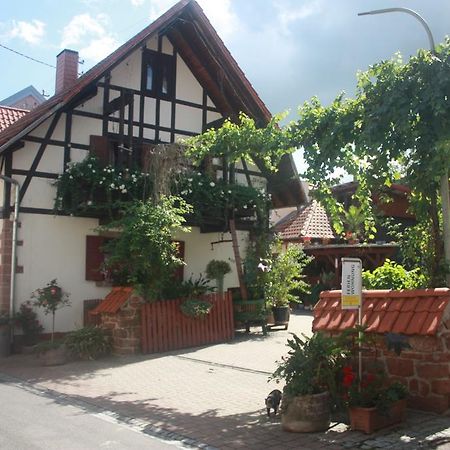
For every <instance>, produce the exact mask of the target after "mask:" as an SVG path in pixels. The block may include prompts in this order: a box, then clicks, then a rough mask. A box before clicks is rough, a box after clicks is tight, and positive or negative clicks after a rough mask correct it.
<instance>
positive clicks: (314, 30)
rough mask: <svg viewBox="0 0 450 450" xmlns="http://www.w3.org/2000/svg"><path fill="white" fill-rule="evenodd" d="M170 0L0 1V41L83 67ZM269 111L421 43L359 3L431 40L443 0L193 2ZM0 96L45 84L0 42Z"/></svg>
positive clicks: (334, 88) (47, 82) (448, 15)
mask: <svg viewBox="0 0 450 450" xmlns="http://www.w3.org/2000/svg"><path fill="white" fill-rule="evenodd" d="M174 3H176V1H175V0H71V1H68V0H64V1H61V0H40V1H39V2H35V1H31V0H28V1H17V2H5V3H4V4H3V5H2V8H1V10H2V11H1V15H0V44H2V45H4V46H7V47H10V48H12V49H14V50H16V51H18V52H21V53H24V54H26V55H29V56H31V57H34V58H36V59H39V60H42V61H45V62H46V63H48V64H50V65H54V64H55V62H56V55H57V54H58V53H59V52H60V51H61V50H62V49H63V48H71V49H73V50H78V51H79V53H80V58H81V59H83V60H84V64H83V65H82V66H80V70H82V71H87V70H88V69H89V68H90V67H92V66H93V65H94V64H95V63H97V62H98V61H100V60H101V59H103V58H104V57H105V56H107V55H108V54H109V53H110V52H111V51H113V50H114V49H115V48H117V47H118V46H119V45H121V44H122V43H124V42H125V41H127V40H128V39H129V38H131V37H132V36H133V35H134V34H136V33H137V32H139V31H140V30H141V29H142V28H144V27H145V26H146V25H148V23H150V22H151V21H152V20H154V19H155V18H156V17H158V16H159V15H160V14H162V13H163V12H164V11H166V10H167V9H168V8H169V7H171V6H172V5H173V4H174ZM198 3H199V4H200V5H201V7H202V8H203V10H204V11H205V13H206V15H207V16H208V18H209V19H210V21H211V23H212V24H213V26H214V27H215V28H216V30H217V31H218V33H219V35H220V36H221V38H222V39H223V41H224V42H225V45H226V46H227V47H228V48H229V50H230V51H231V53H232V55H233V56H234V57H235V59H236V60H237V62H238V64H239V65H240V66H241V68H242V69H243V71H244V72H245V74H246V75H247V77H248V78H249V80H250V82H251V83H252V84H253V86H254V87H255V89H256V90H257V92H258V93H259V95H260V96H261V98H262V99H263V101H264V102H265V103H266V105H267V106H268V108H269V109H270V110H271V111H272V112H274V113H275V112H280V111H284V110H286V109H290V110H291V111H293V113H292V114H291V117H292V118H295V110H296V108H297V107H298V105H300V104H302V103H303V102H304V101H306V100H308V99H310V98H311V97H312V96H313V95H317V96H318V97H319V98H320V99H321V100H322V101H323V102H325V103H328V102H330V101H331V100H332V99H333V98H334V97H335V96H336V95H337V94H338V93H339V92H340V91H342V90H344V91H346V92H347V94H348V95H352V93H353V91H354V87H355V83H356V76H355V75H356V72H357V71H358V70H364V69H366V68H367V67H368V65H370V64H372V63H374V62H377V61H379V60H381V59H387V58H390V57H391V56H392V55H393V54H394V53H395V52H397V51H400V52H401V53H402V54H403V55H404V56H405V57H408V56H410V55H411V54H414V53H415V52H416V51H417V49H418V48H420V47H423V48H428V40H427V36H426V34H425V31H424V29H423V28H422V26H421V25H420V24H419V23H418V22H417V21H416V20H415V19H414V18H413V17H410V16H408V15H407V14H400V13H395V14H394V13H392V14H385V15H378V16H365V17H358V16H357V13H358V12H361V11H362V10H366V11H367V10H370V9H378V8H388V7H395V6H404V7H408V8H411V9H414V10H416V11H417V12H419V13H420V14H421V15H422V16H423V17H424V18H425V19H426V20H427V22H428V23H429V25H430V28H431V30H432V32H433V35H434V37H435V40H436V42H441V41H442V40H443V39H444V37H445V36H446V35H447V34H449V35H450V2H449V1H448V0H433V1H426V2H425V1H423V0H404V1H403V2H401V3H400V2H398V1H393V0H385V1H382V0H365V1H364V2H362V1H361V0H339V1H332V0H198ZM0 67H1V72H2V73H1V80H2V83H0V99H2V98H5V97H8V96H10V95H12V94H14V93H15V92H17V91H19V90H21V89H23V88H24V87H26V86H28V85H30V84H32V85H34V86H35V87H36V89H38V90H39V91H42V90H44V91H45V92H46V93H47V94H50V95H51V94H53V91H54V78H55V77H54V72H55V71H54V69H53V68H51V67H48V66H44V65H41V64H38V63H35V62H33V61H31V60H29V59H25V58H23V57H21V56H19V55H16V54H14V53H11V52H9V51H7V50H5V49H4V48H2V47H0Z"/></svg>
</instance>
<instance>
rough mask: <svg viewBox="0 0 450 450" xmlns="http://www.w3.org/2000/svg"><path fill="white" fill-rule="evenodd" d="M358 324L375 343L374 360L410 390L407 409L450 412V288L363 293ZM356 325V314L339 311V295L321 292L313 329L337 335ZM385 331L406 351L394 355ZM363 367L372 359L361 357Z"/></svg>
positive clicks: (339, 292)
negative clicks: (400, 337)
mask: <svg viewBox="0 0 450 450" xmlns="http://www.w3.org/2000/svg"><path fill="white" fill-rule="evenodd" d="M363 298H364V301H363V309H362V324H363V325H365V326H366V327H367V329H366V332H367V333H370V334H372V335H373V337H374V338H375V341H376V358H377V360H378V361H379V362H380V363H381V364H382V365H383V366H384V368H385V370H386V373H387V375H388V376H389V378H390V379H392V380H398V381H401V382H403V383H404V384H405V385H406V386H407V387H408V390H409V399H408V406H409V407H411V408H415V409H421V410H426V411H432V412H436V413H441V414H442V413H446V412H448V411H449V410H450V290H449V289H447V288H441V289H420V290H409V291H408V290H404V291H387V290H375V291H364V292H363ZM356 323H357V310H342V308H341V291H327V292H322V293H321V296H320V300H319V302H318V303H317V304H316V306H315V308H314V320H313V331H325V332H329V333H333V334H336V333H340V332H342V331H343V330H345V329H347V328H351V327H353V326H355V325H356ZM386 333H396V334H399V335H403V339H404V340H405V343H407V344H409V346H410V348H405V349H403V350H402V352H401V354H400V355H397V354H396V353H395V352H394V351H393V350H389V349H388V345H387V343H386V337H385V335H386ZM364 359H365V360H366V361H365V362H366V363H367V362H368V361H369V360H370V359H373V355H368V356H366V357H365V358H364Z"/></svg>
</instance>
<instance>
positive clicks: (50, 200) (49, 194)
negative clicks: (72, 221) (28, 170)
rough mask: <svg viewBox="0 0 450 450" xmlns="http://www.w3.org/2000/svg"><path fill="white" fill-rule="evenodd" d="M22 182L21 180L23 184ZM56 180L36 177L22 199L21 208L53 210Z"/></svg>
mask: <svg viewBox="0 0 450 450" xmlns="http://www.w3.org/2000/svg"><path fill="white" fill-rule="evenodd" d="M23 180H24V178H23V179H22V180H19V181H20V182H21V183H22V182H23ZM54 181H55V180H50V179H48V178H36V177H34V178H33V179H32V180H31V182H30V184H29V186H28V189H27V192H26V194H25V196H24V197H23V199H22V202H21V204H20V206H24V207H32V208H46V209H53V205H54V202H55V197H56V187H55V186H54V185H53V183H54Z"/></svg>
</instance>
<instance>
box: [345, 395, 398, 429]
mask: <svg viewBox="0 0 450 450" xmlns="http://www.w3.org/2000/svg"><path fill="white" fill-rule="evenodd" d="M405 412H406V399H403V400H398V401H396V402H395V403H394V404H393V405H392V406H391V408H390V410H389V411H388V413H387V414H380V412H379V411H378V410H377V409H376V408H362V407H352V408H349V415H350V427H351V429H352V430H358V431H363V432H364V433H366V434H371V433H373V432H375V431H377V430H380V429H382V428H385V427H388V426H390V425H394V424H396V423H400V422H402V421H403V420H404V418H405Z"/></svg>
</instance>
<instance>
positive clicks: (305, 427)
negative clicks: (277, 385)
mask: <svg viewBox="0 0 450 450" xmlns="http://www.w3.org/2000/svg"><path fill="white" fill-rule="evenodd" d="M281 410H282V414H281V425H282V427H283V430H285V431H291V432H294V433H313V432H317V431H324V430H327V429H328V427H329V426H330V394H329V392H322V393H320V394H313V395H302V396H298V397H287V396H283V403H282V407H281Z"/></svg>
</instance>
